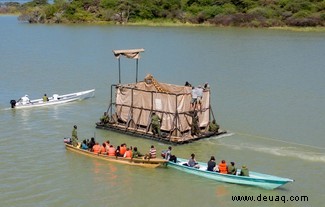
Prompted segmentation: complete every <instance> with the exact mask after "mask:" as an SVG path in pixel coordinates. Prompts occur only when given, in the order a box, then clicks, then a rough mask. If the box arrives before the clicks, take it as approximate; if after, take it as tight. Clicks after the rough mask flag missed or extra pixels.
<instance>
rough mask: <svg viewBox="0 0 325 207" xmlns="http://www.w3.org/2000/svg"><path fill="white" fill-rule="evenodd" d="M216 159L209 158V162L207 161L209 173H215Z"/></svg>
mask: <svg viewBox="0 0 325 207" xmlns="http://www.w3.org/2000/svg"><path fill="white" fill-rule="evenodd" d="M216 165H217V163H216V159H215V158H214V156H211V158H210V160H209V161H208V167H207V171H211V172H214V171H216Z"/></svg>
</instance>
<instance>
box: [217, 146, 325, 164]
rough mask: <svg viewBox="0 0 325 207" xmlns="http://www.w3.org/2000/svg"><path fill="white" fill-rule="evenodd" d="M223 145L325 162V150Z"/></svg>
mask: <svg viewBox="0 0 325 207" xmlns="http://www.w3.org/2000/svg"><path fill="white" fill-rule="evenodd" d="M222 145H224V146H227V147H230V148H232V149H235V150H242V149H248V150H250V151H256V152H263V153H267V154H272V155H276V156H282V157H293V158H299V159H302V160H306V161H312V162H324V163H325V153H324V152H316V151H311V150H306V149H303V148H300V147H291V146H289V147H276V146H274V147H272V146H262V145H256V144H251V143H250V144H249V145H248V144H247V143H242V144H239V145H230V144H225V143H223V144H222Z"/></svg>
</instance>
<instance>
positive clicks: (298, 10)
mask: <svg viewBox="0 0 325 207" xmlns="http://www.w3.org/2000/svg"><path fill="white" fill-rule="evenodd" d="M16 8H17V10H19V12H20V14H21V15H20V16H19V19H20V20H21V21H28V22H30V23H67V22H69V23H71V22H72V23H80V22H101V21H104V22H112V23H120V24H126V23H137V22H143V21H149V22H156V23H161V22H172V23H191V24H213V25H222V26H250V27H271V26H301V27H304V26H325V0H54V2H53V4H48V2H47V0H33V1H31V2H28V3H25V4H23V5H20V6H17V5H16Z"/></svg>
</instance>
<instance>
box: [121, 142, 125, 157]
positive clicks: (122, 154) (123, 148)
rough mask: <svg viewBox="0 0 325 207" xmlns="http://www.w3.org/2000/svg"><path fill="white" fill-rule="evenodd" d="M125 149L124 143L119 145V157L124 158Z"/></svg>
mask: <svg viewBox="0 0 325 207" xmlns="http://www.w3.org/2000/svg"><path fill="white" fill-rule="evenodd" d="M126 149H127V147H126V144H125V143H123V144H121V147H120V156H121V157H123V156H124V154H125V152H126Z"/></svg>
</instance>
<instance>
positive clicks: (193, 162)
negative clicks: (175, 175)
mask: <svg viewBox="0 0 325 207" xmlns="http://www.w3.org/2000/svg"><path fill="white" fill-rule="evenodd" d="M184 165H187V166H189V167H195V168H200V165H199V164H198V163H197V162H196V160H195V154H194V153H192V154H191V158H190V159H189V160H188V162H187V163H185V164H184Z"/></svg>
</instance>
